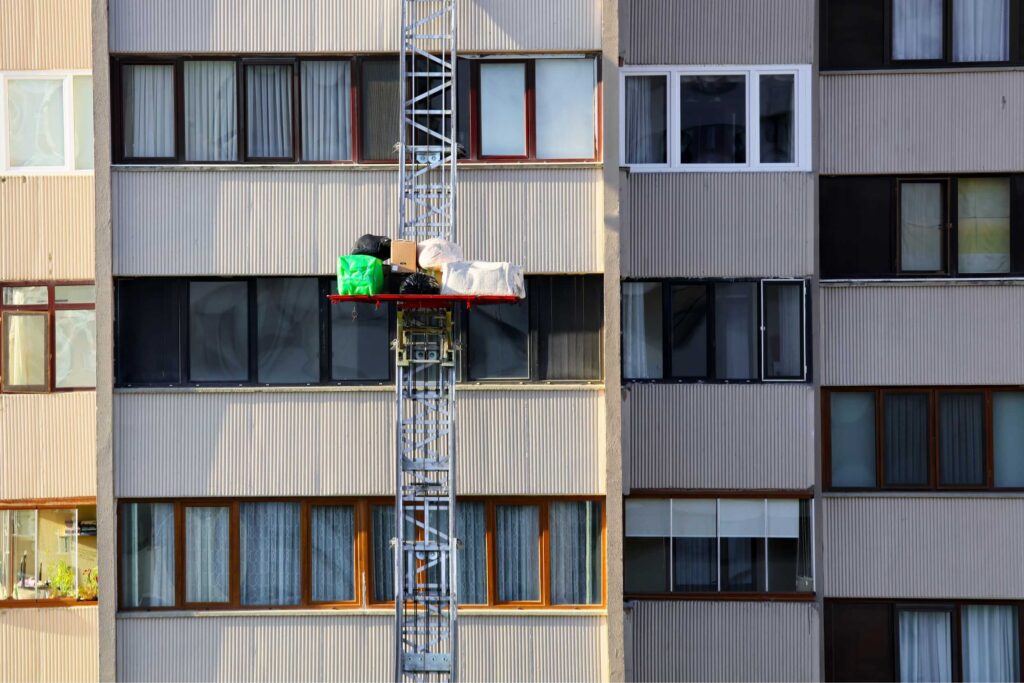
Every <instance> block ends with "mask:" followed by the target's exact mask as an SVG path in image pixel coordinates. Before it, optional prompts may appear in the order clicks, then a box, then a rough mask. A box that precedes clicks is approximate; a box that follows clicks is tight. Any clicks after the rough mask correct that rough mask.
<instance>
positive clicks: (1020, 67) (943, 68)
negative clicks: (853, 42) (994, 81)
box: [818, 62, 1024, 77]
mask: <svg viewBox="0 0 1024 683" xmlns="http://www.w3.org/2000/svg"><path fill="white" fill-rule="evenodd" d="M1008 71H1024V64H1007V65H1005V66H1002V65H993V64H987V65H985V66H971V63H970V62H964V63H963V66H952V65H950V64H942V65H940V66H908V67H900V66H890V67H871V68H867V69H820V70H819V71H818V75H819V76H826V77H827V76H860V75H900V76H905V75H908V74H963V73H985V72H989V73H992V72H995V73H1005V72H1008Z"/></svg>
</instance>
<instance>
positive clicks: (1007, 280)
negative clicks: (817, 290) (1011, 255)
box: [819, 275, 1024, 289]
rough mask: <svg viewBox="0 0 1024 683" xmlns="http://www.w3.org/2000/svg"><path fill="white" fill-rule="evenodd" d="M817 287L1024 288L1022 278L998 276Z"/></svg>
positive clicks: (839, 281) (832, 282) (838, 281)
mask: <svg viewBox="0 0 1024 683" xmlns="http://www.w3.org/2000/svg"><path fill="white" fill-rule="evenodd" d="M819 285H820V286H821V287H822V288H823V289H832V288H839V287H891V286H893V285H897V286H901V287H933V286H936V285H938V286H945V287H961V286H974V287H997V286H998V287H1005V286H1014V287H1021V286H1024V277H1020V276H1016V277H1015V276H1010V275H999V276H994V277H920V278H908V277H900V278H892V277H890V278H857V279H853V278H834V279H828V280H821V281H819Z"/></svg>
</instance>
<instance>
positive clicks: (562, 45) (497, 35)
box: [110, 0, 601, 53]
mask: <svg viewBox="0 0 1024 683" xmlns="http://www.w3.org/2000/svg"><path fill="white" fill-rule="evenodd" d="M398 12H399V3H396V2H384V1H383V0H375V1H374V2H367V1H366V0H289V2H280V0H175V2H167V1H166V0H111V2H110V51H111V52H114V53H117V52H260V53H266V52H284V53H307V52H312V53H321V52H334V53H353V52H397V51H398V34H399V25H400V24H399V13H398ZM538 17H543V18H544V20H543V21H538ZM457 21H458V25H459V50H460V51H463V52H475V51H499V52H502V51H525V50H599V49H600V48H601V3H600V2H599V1H598V0H517V1H516V2H509V1H508V0H467V1H466V2H460V3H459V15H458V18H457Z"/></svg>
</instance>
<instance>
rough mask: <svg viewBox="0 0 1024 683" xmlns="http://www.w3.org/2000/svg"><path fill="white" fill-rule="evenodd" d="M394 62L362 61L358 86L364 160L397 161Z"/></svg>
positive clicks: (397, 105) (396, 74) (397, 100)
mask: <svg viewBox="0 0 1024 683" xmlns="http://www.w3.org/2000/svg"><path fill="white" fill-rule="evenodd" d="M398 77H399V72H398V60H397V59H393V60H381V61H379V60H372V61H364V62H363V66H362V82H361V83H360V86H359V96H360V102H361V114H362V118H361V119H360V122H359V123H360V125H359V127H360V129H361V130H362V142H363V149H362V154H363V158H364V159H373V160H383V159H397V158H398V152H397V151H396V150H395V145H396V144H398V125H399V109H400V108H401V106H402V103H401V101H400V97H401V94H400V90H401V89H400V87H399V85H400V84H399V82H398Z"/></svg>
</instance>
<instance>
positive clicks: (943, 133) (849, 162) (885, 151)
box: [820, 70, 1024, 173]
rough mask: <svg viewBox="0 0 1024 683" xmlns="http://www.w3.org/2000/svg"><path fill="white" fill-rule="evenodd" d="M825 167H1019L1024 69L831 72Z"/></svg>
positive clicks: (824, 114) (825, 89)
mask: <svg viewBox="0 0 1024 683" xmlns="http://www.w3.org/2000/svg"><path fill="white" fill-rule="evenodd" d="M820 88H821V126H820V130H821V136H820V149H821V172H822V173H910V172H921V173H928V172H938V173H957V172H963V173H967V172H982V171H1018V170H1019V169H1020V160H1021V158H1022V157H1024V136H1021V135H1020V134H1019V132H1020V131H1019V129H1020V121H1021V118H1022V117H1024V72H1022V71H1016V70H1015V71H988V72H984V71H982V72H979V71H974V70H972V71H969V72H966V71H965V72H960V73H944V72H935V71H933V72H924V73H887V74H829V75H822V78H821V85H820Z"/></svg>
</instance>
